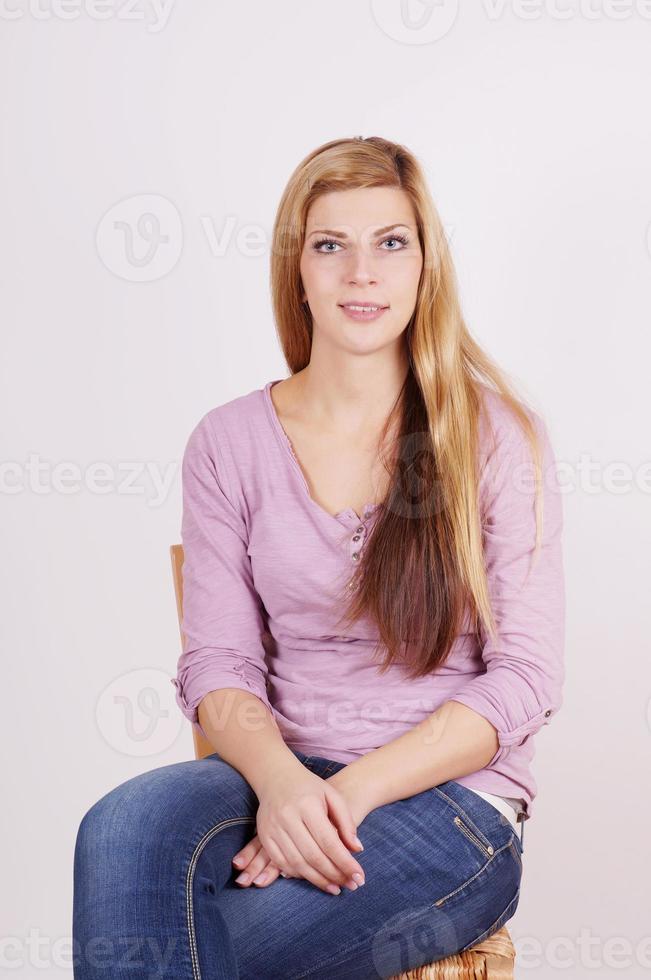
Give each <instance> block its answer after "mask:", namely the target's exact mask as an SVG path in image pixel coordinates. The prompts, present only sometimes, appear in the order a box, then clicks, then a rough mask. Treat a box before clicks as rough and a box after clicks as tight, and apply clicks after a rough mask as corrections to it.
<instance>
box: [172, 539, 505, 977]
mask: <svg viewBox="0 0 651 980" xmlns="http://www.w3.org/2000/svg"><path fill="white" fill-rule="evenodd" d="M170 555H171V558H172V575H173V579H174V592H175V594H176V609H177V613H178V619H179V629H181V622H182V619H183V577H182V574H181V568H182V566H183V545H181V544H173V545H171V547H170ZM181 639H183V633H182V632H181ZM192 735H193V738H194V753H195V758H197V759H203V758H205V757H206V756H207V755H212V753H213V752H214V751H215V750H214V748H213V747H212V745H211V744H210V742H209V741H208V740H207V739H205V738H203V736H202V735H200V734H199V732H198V731H197V730H196V728H194V726H193V728H192ZM514 962H515V949H514V947H513V943H512V942H511V937H510V935H509V932H508V929H507V928H506V926H502V928H501V929H499V930H498V932H496V933H494V934H493V935H492V936H489V937H488V939H484V940H483V941H482V942H480V943H477V944H476V945H475V946H473V947H472V948H471V949H467V950H466V951H465V952H464V953H455V955H454V956H446V957H445V959H442V960H436V961H435V962H434V963H430V964H428V965H427V966H419V967H417V968H416V969H414V970H408V971H407V973H400V974H396V976H395V977H392V978H391V980H485V978H486V980H513V964H514Z"/></svg>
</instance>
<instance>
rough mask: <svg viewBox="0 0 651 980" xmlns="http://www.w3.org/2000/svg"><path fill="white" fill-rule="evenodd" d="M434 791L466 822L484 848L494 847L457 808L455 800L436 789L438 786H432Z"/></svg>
mask: <svg viewBox="0 0 651 980" xmlns="http://www.w3.org/2000/svg"><path fill="white" fill-rule="evenodd" d="M434 790H435V792H437V793H438V794H439V796H442V797H443V799H444V800H447V802H448V803H449V804H450V806H452V807H454V809H455V810H456V811H457V813H458V814H459V816H460V817H461V818H462V819H463V820H465V821H466V822H467V824H468V826H469V827H470V829H471V830H472V831H473V832H474V833H475V834H476V835H477V836H478V837H479V839H480V840H482V841H483V842H484V845H485V847H493V846H494V845H493V843H492V841H490V840H489V839H488V837H487V836H486V834H484V833H482V831H481V830H480V829H479V827H478V826H477V824H476V823H475V822H474V820H473V819H472V818H471V817H470V816H468V814H467V813H466V811H465V810H464V809H463V807H461V806H459V804H458V803H457V801H456V800H453V799H452V797H451V796H448V795H447V793H444V792H443V790H442V789H439V788H438V786H434Z"/></svg>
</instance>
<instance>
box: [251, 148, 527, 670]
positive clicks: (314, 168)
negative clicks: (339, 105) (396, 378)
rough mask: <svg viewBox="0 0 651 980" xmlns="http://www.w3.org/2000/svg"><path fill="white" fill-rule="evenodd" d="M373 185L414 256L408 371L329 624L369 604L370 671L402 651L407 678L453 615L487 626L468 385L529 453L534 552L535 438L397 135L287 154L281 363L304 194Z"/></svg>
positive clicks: (288, 345)
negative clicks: (374, 640)
mask: <svg viewBox="0 0 651 980" xmlns="http://www.w3.org/2000/svg"><path fill="white" fill-rule="evenodd" d="M387 186H388V187H397V188H400V189H402V190H403V191H404V192H405V193H406V194H408V195H409V198H410V200H411V204H412V207H413V209H414V213H415V215H416V221H417V227H418V235H419V240H420V245H421V250H422V254H423V267H422V271H421V276H420V282H419V285H418V293H417V299H416V304H415V308H414V312H413V315H412V317H411V319H410V321H409V324H408V325H407V328H406V330H405V334H404V336H405V343H406V348H407V352H408V362H409V368H408V373H407V377H406V379H405V384H404V386H403V388H402V390H401V392H400V393H399V396H398V398H397V400H396V403H395V406H394V408H393V409H392V411H391V413H390V414H389V418H388V419H387V424H386V426H385V429H384V431H385V432H386V431H387V430H388V428H389V425H390V424H391V423H392V422H393V421H394V419H396V418H397V419H399V424H398V429H397V431H398V437H397V440H396V442H395V443H394V450H393V453H392V454H391V456H390V457H389V458H388V462H387V461H384V465H385V466H386V467H387V472H388V473H389V474H390V478H391V479H390V483H389V490H388V492H387V494H386V497H385V499H384V501H383V502H382V507H381V508H380V510H379V512H378V515H379V516H378V518H377V521H376V522H375V524H374V526H373V531H372V534H370V536H369V538H368V541H367V544H366V547H365V549H364V552H363V558H362V560H361V561H360V562H359V563H358V566H357V568H356V570H355V575H354V579H353V580H352V587H351V588H349V589H348V591H347V593H346V596H345V598H346V599H347V600H349V605H348V608H347V610H346V613H345V616H344V617H342V619H340V623H341V622H343V621H344V620H345V621H346V622H347V623H350V622H352V621H353V620H354V619H356V618H358V617H359V616H360V615H362V614H366V615H368V616H370V617H371V618H372V619H373V620H374V621H375V623H376V624H377V627H378V632H379V641H378V645H377V647H376V653H377V652H378V651H379V650H380V649H381V646H382V645H383V646H384V647H385V648H386V650H385V657H384V661H383V663H382V665H381V668H380V669H381V671H384V670H386V669H388V668H389V666H390V665H391V663H393V662H396V661H398V660H399V659H401V654H403V653H404V652H405V651H410V652H411V653H412V654H413V655H414V656H413V657H412V658H410V660H411V665H412V676H414V677H419V676H424V675H425V674H427V673H429V672H431V671H432V670H434V669H435V668H436V667H438V666H440V664H442V663H443V661H444V660H445V659H446V657H447V655H448V653H449V651H450V649H451V646H452V644H453V642H454V639H455V637H456V636H457V634H458V632H459V630H460V629H461V624H462V622H463V618H464V616H465V615H469V617H470V620H469V621H470V626H471V629H472V630H473V631H475V632H480V631H482V630H483V631H485V632H486V633H487V634H488V635H490V636H491V637H492V638H493V639H495V638H496V624H495V620H494V616H493V611H492V608H491V601H490V595H489V587H488V580H487V575H486V568H485V562H484V555H483V541H482V514H481V512H480V500H479V477H480V471H479V468H478V445H479V443H478V431H479V417H480V411H481V407H482V389H484V390H485V389H486V387H488V388H491V387H492V390H494V391H496V392H497V393H498V394H499V395H500V396H501V398H502V399H503V402H504V404H505V405H506V406H507V407H508V408H509V409H510V410H511V411H512V412H513V414H514V416H515V418H516V419H517V421H518V422H519V424H520V425H521V426H522V429H523V431H524V432H525V434H526V436H527V438H528V441H529V445H530V447H531V450H532V453H533V459H534V468H535V480H536V505H535V512H536V540H535V555H537V554H538V552H539V548H540V543H541V536H542V493H541V482H542V449H541V446H540V443H539V440H538V436H537V433H536V430H535V426H534V424H533V423H532V419H531V418H530V416H529V414H528V410H527V408H526V406H525V405H524V403H523V402H521V400H520V398H519V397H518V396H517V395H516V393H515V391H514V389H513V387H512V385H511V383H510V382H509V381H508V380H507V379H506V376H505V374H504V373H503V372H502V370H501V369H500V368H499V367H498V366H497V364H495V363H494V362H493V361H492V360H491V359H490V357H489V356H488V355H487V354H486V353H485V352H484V351H483V350H482V349H481V348H480V346H479V345H478V343H477V342H476V341H475V340H474V339H473V338H472V337H471V336H470V333H469V331H468V328H467V326H466V323H465V321H464V318H463V316H462V313H461V308H460V301H459V291H458V285H457V279H456V273H455V270H454V265H453V262H452V257H451V254H450V250H449V247H448V243H447V239H446V236H445V233H444V229H443V226H442V223H441V220H440V218H439V215H438V212H437V210H436V207H435V205H434V202H433V200H432V198H431V195H430V192H429V189H428V187H427V183H426V180H425V177H424V174H423V171H422V169H421V167H420V164H419V163H418V161H417V160H416V158H415V157H414V156H413V155H412V153H411V152H410V151H409V150H408V149H406V147H404V146H402V145H400V144H397V143H393V142H390V141H389V140H385V139H382V138H380V137H377V136H372V137H367V138H365V139H363V138H361V137H354V138H346V139H339V140H332V141H330V142H328V143H325V144H323V145H322V146H320V147H318V148H317V149H315V150H314V151H313V152H311V153H310V154H308V156H306V157H305V158H304V159H303V160H302V161H301V163H299V165H298V166H297V167H296V169H295V170H294V172H293V173H292V175H291V177H290V178H289V181H288V183H287V186H286V188H285V190H284V192H283V195H282V198H281V200H280V203H279V206H278V211H277V214H276V219H275V223H274V228H273V239H272V251H271V293H272V303H273V310H274V316H275V320H276V328H277V331H278V336H279V340H280V343H281V346H282V349H283V352H284V355H285V359H286V361H287V365H288V367H289V370H290V372H291V373H292V374H295V373H296V372H297V371H301V370H302V369H303V368H304V367H306V365H307V364H309V361H310V352H311V346H312V318H311V314H310V311H309V307H308V305H307V304H306V303H304V302H303V301H302V299H301V297H302V283H301V275H300V259H301V252H302V249H303V245H304V241H305V227H306V219H307V214H308V211H309V208H310V206H311V205H312V204H313V202H314V201H315V200H316V199H317V198H318V197H319V196H320V195H322V194H326V193H330V192H332V191H339V190H349V189H351V188H362V187H363V188H367V187H387ZM396 413H398V414H397V415H396ZM422 487H425V490H426V501H425V504H423V503H422V501H417V502H416V503H415V504H413V503H410V502H409V500H408V497H409V493H410V492H411V491H414V490H415V492H416V495H418V494H419V488H422ZM420 496H422V493H420ZM414 517H417V518H418V519H416V520H415V519H414ZM342 598H344V597H342ZM405 662H407V661H406V660H405Z"/></svg>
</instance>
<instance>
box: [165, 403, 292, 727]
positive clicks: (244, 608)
mask: <svg viewBox="0 0 651 980" xmlns="http://www.w3.org/2000/svg"><path fill="white" fill-rule="evenodd" d="M181 476H182V488H183V516H182V524H181V538H182V543H183V616H182V623H181V632H182V634H183V647H182V649H183V652H182V654H181V656H180V658H179V660H178V664H177V674H176V677H173V678H171V683H172V684H173V685H174V686H175V688H176V703H177V704H178V706H179V708H180V709H181V711H182V713H183V714H184V715H185V717H186V718H188V719H189V721H191V722H192V724H193V725H194V726H195V727H196V728H197V729H198V731H199V732H201V734H203V735H205V733H204V731H203V729H202V727H201V725H200V723H199V718H198V714H197V709H198V707H199V704H200V702H201V701H202V700H203V698H204V697H205V696H206V695H207V694H209V693H210V692H211V691H217V690H220V689H221V688H239V689H240V690H244V691H249V692H251V693H253V694H255V695H256V696H257V697H258V698H259V699H260V700H261V701H262V702H263V704H265V705H266V707H267V708H268V709H269V711H270V712H271V714H272V716H273V709H272V707H271V705H270V703H269V700H268V697H267V687H266V679H267V665H266V663H265V649H264V646H263V643H262V635H263V633H264V631H265V624H264V620H263V617H262V609H263V604H262V600H261V599H260V597H259V595H258V593H257V592H256V590H255V587H254V584H253V577H252V572H251V561H250V558H249V555H248V553H247V545H248V536H247V529H246V524H245V521H244V518H243V517H242V514H241V510H240V509H239V508H238V507H237V504H236V502H234V501H233V499H232V495H231V491H230V487H229V484H228V479H227V476H226V471H225V468H224V465H223V459H222V456H221V453H220V450H219V442H218V438H217V437H216V431H215V429H214V428H213V426H212V425H211V421H210V418H209V416H208V415H206V416H204V417H203V418H202V419H201V420H200V422H199V423H198V424H197V426H196V427H195V429H194V430H193V432H192V433H191V435H190V437H189V439H188V442H187V445H186V448H185V452H184V455H183V461H182V466H181Z"/></svg>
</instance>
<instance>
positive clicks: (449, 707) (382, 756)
mask: <svg viewBox="0 0 651 980" xmlns="http://www.w3.org/2000/svg"><path fill="white" fill-rule="evenodd" d="M496 751H497V733H496V731H495V729H494V727H493V726H492V725H491V724H490V722H488V721H486V719H485V718H483V717H482V716H481V715H478V714H477V712H476V711H473V710H472V709H471V708H467V707H466V706H465V705H464V704H458V703H457V702H456V701H446V702H445V704H443V705H441V707H440V708H438V709H437V710H436V711H435V712H434V713H433V714H431V715H430V716H429V718H425V719H424V720H423V721H421V722H420V723H419V724H418V725H415V726H414V728H412V729H410V731H408V732H405V734H404V735H400V736H399V738H396V739H393V741H391V742H387V743H386V745H382V746H380V748H378V749H374V751H373V752H368V753H367V754H366V755H363V756H361V758H359V759H356V760H355V761H354V762H351V763H349V765H347V766H346V767H345V768H344V769H340V770H339V771H338V772H336V773H334V775H332V776H330V781H332V782H333V783H334V785H335V786H336V787H337V789H339V790H340V791H341V792H342V793H343V794H344V796H345V797H346V799H347V800H348V804H349V806H350V808H351V812H352V814H353V817H354V819H355V821H356V823H357V824H358V825H359V824H360V823H361V821H362V820H363V819H364V817H366V816H367V815H368V814H369V813H370V812H371V811H372V810H375V808H376V807H378V806H383V805H384V804H385V803H393V802H394V800H403V799H406V798H407V797H409V796H414V795H415V794H416V793H422V792H423V790H426V789H431V787H432V786H438V785H439V784H440V783H444V782H446V781H447V780H448V779H458V778H459V777H460V776H466V775H468V774H469V773H471V772H476V771H477V770H478V769H483V767H484V766H485V765H486V764H487V763H488V762H489V761H490V760H491V759H492V758H493V756H494V755H495V752H496Z"/></svg>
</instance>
